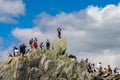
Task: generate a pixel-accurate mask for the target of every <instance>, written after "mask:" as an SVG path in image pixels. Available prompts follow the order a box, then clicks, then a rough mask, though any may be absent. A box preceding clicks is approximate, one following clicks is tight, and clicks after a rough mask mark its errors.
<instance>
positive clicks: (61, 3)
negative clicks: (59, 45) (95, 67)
mask: <svg viewBox="0 0 120 80" xmlns="http://www.w3.org/2000/svg"><path fill="white" fill-rule="evenodd" d="M119 10H120V1H119V0H69V1H66V0H35V1H33V0H0V26H1V29H0V54H4V55H3V56H0V60H4V59H5V58H6V56H8V54H9V53H11V51H12V47H13V46H14V45H18V44H20V43H26V44H27V43H28V40H29V39H30V38H31V37H33V38H34V37H38V39H39V41H45V40H46V38H49V39H50V40H51V42H52V41H53V40H54V39H55V38H57V33H56V28H57V26H61V27H62V28H63V29H64V30H63V32H62V36H63V37H65V38H66V39H67V42H68V53H71V54H74V55H76V56H77V57H78V58H79V59H81V55H82V57H86V56H88V57H89V56H92V58H93V57H94V58H96V57H97V56H102V57H103V58H104V59H102V60H103V61H104V60H105V59H109V58H111V62H112V61H113V62H112V63H115V64H117V61H118V60H119V55H118V54H119V53H120V51H119V50H120V42H119V41H120V36H119V34H120V28H119V26H120V23H119V21H120V15H119V14H120V11H119ZM110 54H111V55H112V56H110ZM93 55H94V56H93ZM105 56H108V57H107V58H106V57H105ZM115 58H116V59H115ZM100 59H101V57H100V58H99V60H100ZM96 61H97V60H96ZM106 62H108V61H107V60H106Z"/></svg>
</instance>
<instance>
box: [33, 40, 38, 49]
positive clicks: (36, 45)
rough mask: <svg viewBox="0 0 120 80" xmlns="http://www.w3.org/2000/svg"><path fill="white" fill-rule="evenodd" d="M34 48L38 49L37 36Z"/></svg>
mask: <svg viewBox="0 0 120 80" xmlns="http://www.w3.org/2000/svg"><path fill="white" fill-rule="evenodd" d="M33 46H34V49H37V47H38V44H37V38H35V40H34V43H33Z"/></svg>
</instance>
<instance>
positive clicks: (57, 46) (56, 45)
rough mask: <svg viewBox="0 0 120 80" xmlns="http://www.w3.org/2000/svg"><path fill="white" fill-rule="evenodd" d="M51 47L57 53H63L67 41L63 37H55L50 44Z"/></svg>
mask: <svg viewBox="0 0 120 80" xmlns="http://www.w3.org/2000/svg"><path fill="white" fill-rule="evenodd" d="M52 48H53V50H54V51H56V54H57V55H63V54H65V51H66V49H67V42H66V39H65V38H60V39H55V40H54V41H53V44H52Z"/></svg>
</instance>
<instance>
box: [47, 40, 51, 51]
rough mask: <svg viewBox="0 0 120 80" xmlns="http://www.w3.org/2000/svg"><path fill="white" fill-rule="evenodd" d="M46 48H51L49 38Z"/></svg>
mask: <svg viewBox="0 0 120 80" xmlns="http://www.w3.org/2000/svg"><path fill="white" fill-rule="evenodd" d="M46 49H47V50H50V41H49V39H47V41H46Z"/></svg>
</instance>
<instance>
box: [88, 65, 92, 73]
mask: <svg viewBox="0 0 120 80" xmlns="http://www.w3.org/2000/svg"><path fill="white" fill-rule="evenodd" d="M88 72H89V73H91V72H92V67H91V64H90V63H88Z"/></svg>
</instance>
